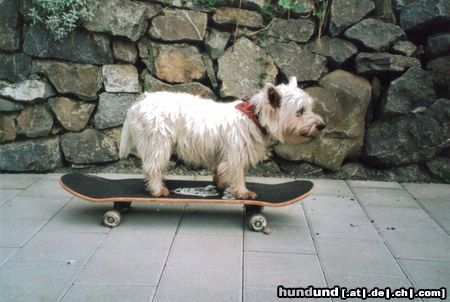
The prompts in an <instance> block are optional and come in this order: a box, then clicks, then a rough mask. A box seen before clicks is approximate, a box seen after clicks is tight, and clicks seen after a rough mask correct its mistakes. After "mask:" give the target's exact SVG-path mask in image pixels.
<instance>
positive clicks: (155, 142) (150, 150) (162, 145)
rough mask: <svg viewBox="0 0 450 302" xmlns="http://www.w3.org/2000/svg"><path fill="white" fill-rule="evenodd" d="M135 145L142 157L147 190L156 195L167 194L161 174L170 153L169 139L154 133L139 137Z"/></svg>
mask: <svg viewBox="0 0 450 302" xmlns="http://www.w3.org/2000/svg"><path fill="white" fill-rule="evenodd" d="M136 145H137V151H138V153H139V155H140V156H141V159H142V169H143V170H144V177H145V181H146V184H147V190H148V191H149V192H150V194H152V195H153V196H156V197H159V196H168V195H169V193H170V192H169V190H168V189H167V188H166V186H165V185H164V178H163V174H164V171H165V169H166V167H167V163H168V162H169V160H170V155H171V154H172V143H171V141H170V140H169V139H167V138H164V137H157V136H155V135H154V136H151V137H145V138H144V139H142V138H141V139H140V140H139V142H138V143H137V144H136Z"/></svg>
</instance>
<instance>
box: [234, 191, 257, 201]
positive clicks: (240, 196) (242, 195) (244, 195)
mask: <svg viewBox="0 0 450 302" xmlns="http://www.w3.org/2000/svg"><path fill="white" fill-rule="evenodd" d="M256 196H258V195H257V194H256V193H255V192H252V191H245V192H237V193H236V198H237V199H255V198H256Z"/></svg>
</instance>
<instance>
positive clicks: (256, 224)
mask: <svg viewBox="0 0 450 302" xmlns="http://www.w3.org/2000/svg"><path fill="white" fill-rule="evenodd" d="M249 225H250V229H251V230H253V231H256V232H261V231H262V230H263V229H264V228H266V227H267V219H266V217H265V216H264V215H262V214H261V213H258V214H253V215H252V216H251V217H250V222H249Z"/></svg>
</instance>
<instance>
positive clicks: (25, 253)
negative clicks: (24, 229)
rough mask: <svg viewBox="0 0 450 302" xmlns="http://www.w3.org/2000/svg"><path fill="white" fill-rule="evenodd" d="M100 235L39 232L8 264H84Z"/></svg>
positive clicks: (101, 236)
mask: <svg viewBox="0 0 450 302" xmlns="http://www.w3.org/2000/svg"><path fill="white" fill-rule="evenodd" d="M102 238H103V235H102V234H86V233H64V232H39V233H38V234H37V235H36V236H34V237H33V239H31V240H30V241H29V242H28V243H27V244H26V245H25V246H24V247H23V248H21V249H20V251H18V252H17V253H16V254H15V255H14V257H13V258H11V259H10V262H34V263H46V262H51V263H54V262H57V263H64V264H74V263H75V264H85V263H86V262H87V260H88V259H89V257H90V256H91V254H92V253H93V252H94V250H95V248H96V247H97V245H98V242H100V240H101V239H102Z"/></svg>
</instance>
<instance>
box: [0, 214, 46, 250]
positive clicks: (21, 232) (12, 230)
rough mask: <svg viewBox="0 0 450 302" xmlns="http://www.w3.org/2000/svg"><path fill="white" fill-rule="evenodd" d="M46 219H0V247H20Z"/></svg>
mask: <svg viewBox="0 0 450 302" xmlns="http://www.w3.org/2000/svg"><path fill="white" fill-rule="evenodd" d="M46 223H47V221H46V220H3V219H1V220H0V247H22V246H24V244H25V243H26V242H27V241H28V240H30V238H31V237H33V235H34V234H36V232H38V231H39V230H40V229H41V228H42V226H44V225H45V224H46Z"/></svg>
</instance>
